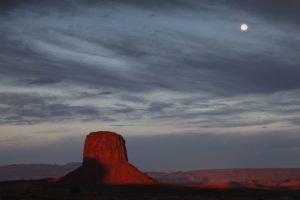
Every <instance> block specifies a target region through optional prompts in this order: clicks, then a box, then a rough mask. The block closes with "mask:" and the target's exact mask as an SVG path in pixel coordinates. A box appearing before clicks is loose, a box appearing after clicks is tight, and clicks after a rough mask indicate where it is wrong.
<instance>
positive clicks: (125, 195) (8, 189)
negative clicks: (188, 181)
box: [0, 181, 300, 200]
mask: <svg viewBox="0 0 300 200" xmlns="http://www.w3.org/2000/svg"><path fill="white" fill-rule="evenodd" d="M21 199H22V200H38V199H39V200H43V199H47V200H64V199H65V200H68V199H72V200H74V199H75V200H76V199H78V200H85V199H86V200H93V199H95V200H96V199H101V200H118V199H122V200H126V199H128V200H152V199H153V200H154V199H155V200H173V199H174V200H192V199H193V200H194V199H195V200H299V199H300V191H296V190H250V189H247V190H246V189H243V190H238V189H235V190H234V189H231V190H212V189H211V190H209V189H193V188H184V187H174V186H101V187H92V188H83V187H62V186H53V185H49V184H45V181H12V182H2V183H0V200H21Z"/></svg>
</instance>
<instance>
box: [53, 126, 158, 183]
mask: <svg viewBox="0 0 300 200" xmlns="http://www.w3.org/2000/svg"><path fill="white" fill-rule="evenodd" d="M58 182H59V183H62V184H67V185H84V186H90V185H91V186H93V185H99V184H111V185H125V184H126V185H127V184H137V185H138V184H141V185H144V184H155V183H158V182H157V181H155V180H154V179H152V178H150V177H148V176H147V175H146V174H144V173H142V172H141V171H139V170H138V169H137V168H136V167H134V166H133V165H131V164H130V163H129V162H128V159H127V152H126V146H125V140H124V139H123V137H122V136H121V135H118V134H116V133H113V132H107V131H99V132H92V133H90V134H89V135H88V136H87V137H86V140H85V146H84V152H83V163H82V166H81V167H79V168H78V169H76V170H74V171H73V172H71V173H69V174H67V175H66V176H64V177H62V178H60V179H59V180H58Z"/></svg>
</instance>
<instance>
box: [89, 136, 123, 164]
mask: <svg viewBox="0 0 300 200" xmlns="http://www.w3.org/2000/svg"><path fill="white" fill-rule="evenodd" d="M90 159H94V160H97V161H99V162H101V163H102V164H118V163H124V162H127V161H128V159H127V152H126V146H125V140H124V139H123V137H122V136H121V135H118V134H116V133H113V132H104V131H100V132H93V133H90V134H89V135H88V136H87V137H86V140H85V146H84V151H83V163H84V164H85V162H87V160H90Z"/></svg>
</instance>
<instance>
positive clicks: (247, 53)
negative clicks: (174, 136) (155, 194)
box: [0, 0, 300, 134]
mask: <svg viewBox="0 0 300 200" xmlns="http://www.w3.org/2000/svg"><path fill="white" fill-rule="evenodd" d="M296 5H298V3H297V2H296V1H289V3H287V2H284V1H282V2H276V4H275V3H274V2H271V1H248V2H237V1H232V0H227V1H226V0H224V1H201V2H199V1H180V0H176V1H169V0H167V1H156V0H152V1H135V0H128V1H76V3H74V1H64V2H62V1H56V0H54V1H43V3H41V1H37V0H26V1H21V0H14V1H9V2H1V6H0V7H1V11H0V12H1V15H0V19H1V21H3V23H2V24H1V31H0V42H1V46H0V61H1V62H0V78H1V79H0V92H1V93H0V97H1V98H0V104H1V107H0V112H1V113H0V114H1V117H0V120H1V124H2V126H3V125H6V124H19V125H21V124H28V123H31V124H41V123H48V122H57V123H59V122H66V121H77V122H78V121H79V123H83V124H84V123H88V122H97V123H99V126H101V125H103V123H107V122H111V125H114V124H116V125H118V124H119V125H122V126H120V128H121V127H122V128H123V129H122V130H126V132H131V131H135V132H140V134H150V132H151V131H152V130H149V129H150V128H151V127H154V125H155V127H156V131H157V134H160V133H161V132H162V130H164V131H163V132H168V131H166V130H167V129H172V130H174V132H176V133H177V132H181V131H182V132H186V130H187V129H188V131H192V132H195V131H201V132H210V133H211V132H213V133H216V132H222V131H223V132H235V133H236V132H243V133H245V134H247V133H249V132H252V133H253V132H260V131H261V129H267V130H268V131H271V130H274V131H275V130H277V131H278V130H282V131H285V130H287V129H288V130H290V129H292V130H296V129H299V127H298V124H297V119H298V118H299V111H300V110H299V101H298V100H297V99H299V89H300V81H299V78H298V74H300V68H299V63H300V60H299V55H298V52H299V50H300V45H299V44H300V41H299V37H298V35H299V33H300V30H299V28H298V24H297V23H296V20H297V19H298V18H299V14H298V13H296V12H295V8H297V6H296ZM288 11H289V12H288ZM277 19H278V20H277ZM242 22H247V23H249V27H250V28H249V31H248V32H245V33H241V31H240V30H239V26H240V24H241V23H242ZM128 125H130V126H128ZM138 127H139V128H138ZM141 127H142V128H141ZM16 129H18V127H16ZM175 129H176V130H175ZM233 130H234V131H233ZM265 131H266V130H265Z"/></svg>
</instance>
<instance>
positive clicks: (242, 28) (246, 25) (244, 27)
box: [241, 24, 248, 32]
mask: <svg viewBox="0 0 300 200" xmlns="http://www.w3.org/2000/svg"><path fill="white" fill-rule="evenodd" d="M241 30H242V31H243V32H245V31H247V30H248V24H242V25H241Z"/></svg>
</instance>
